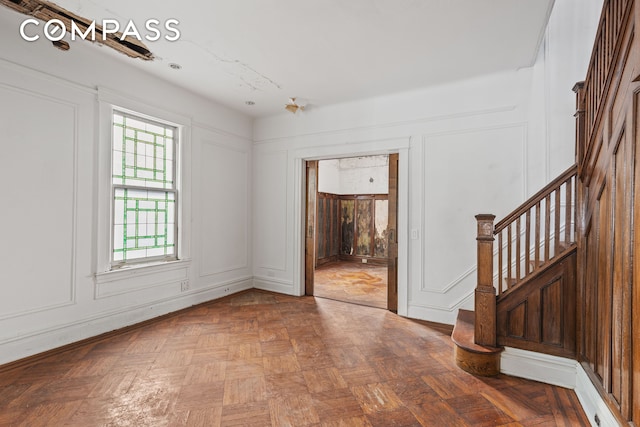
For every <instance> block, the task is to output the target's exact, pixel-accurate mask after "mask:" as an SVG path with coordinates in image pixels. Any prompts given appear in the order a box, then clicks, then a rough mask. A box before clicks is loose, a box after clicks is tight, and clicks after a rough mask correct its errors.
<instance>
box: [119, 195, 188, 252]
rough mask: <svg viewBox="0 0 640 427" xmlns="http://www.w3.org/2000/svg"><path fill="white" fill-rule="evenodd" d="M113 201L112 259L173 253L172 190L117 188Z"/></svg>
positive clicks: (173, 214) (173, 199) (173, 215)
mask: <svg viewBox="0 0 640 427" xmlns="http://www.w3.org/2000/svg"><path fill="white" fill-rule="evenodd" d="M114 204H115V206H114V222H115V223H116V224H119V225H115V226H114V238H113V248H114V254H113V258H114V261H118V260H120V261H128V260H135V259H140V258H147V257H156V256H172V255H174V254H175V223H174V222H173V219H174V218H175V204H176V202H175V195H174V194H173V193H172V192H168V191H162V190H159V191H158V190H148V191H147V190H129V189H126V188H118V189H116V191H115V199H114Z"/></svg>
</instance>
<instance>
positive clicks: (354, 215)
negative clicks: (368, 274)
mask: <svg viewBox="0 0 640 427" xmlns="http://www.w3.org/2000/svg"><path fill="white" fill-rule="evenodd" d="M337 197H338V198H339V200H340V251H339V258H340V260H341V261H348V262H370V263H373V264H377V265H386V264H387V257H386V256H385V257H382V256H380V251H379V249H377V248H379V246H380V239H379V238H378V239H376V236H377V235H381V236H382V237H383V238H386V239H387V242H385V244H386V247H385V249H387V251H388V245H389V243H388V232H387V230H389V227H388V225H387V224H385V225H384V230H382V232H380V230H378V233H377V230H376V221H377V218H378V215H379V214H381V212H378V211H376V209H375V208H376V206H377V205H376V202H378V201H387V200H388V196H387V195H386V194H376V195H355V196H342V195H341V196H337ZM383 214H384V215H385V216H387V212H383ZM385 255H386V253H385ZM363 260H365V261H363Z"/></svg>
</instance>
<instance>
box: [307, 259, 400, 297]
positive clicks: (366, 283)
mask: <svg viewBox="0 0 640 427" xmlns="http://www.w3.org/2000/svg"><path fill="white" fill-rule="evenodd" d="M313 282H314V283H313V295H314V296H317V297H322V298H331V299H335V300H338V301H345V302H350V303H354V304H362V305H368V306H370V307H378V308H387V267H386V266H379V265H372V264H357V263H353V262H344V261H341V262H335V263H331V264H325V265H322V266H320V267H318V268H316V270H315V272H314V277H313Z"/></svg>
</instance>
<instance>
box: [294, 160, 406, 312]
mask: <svg viewBox="0 0 640 427" xmlns="http://www.w3.org/2000/svg"><path fill="white" fill-rule="evenodd" d="M306 163H307V215H306V217H307V239H306V240H307V241H306V245H305V246H306V253H305V261H306V262H305V270H306V271H305V290H306V294H307V295H314V296H317V297H324V298H331V299H335V300H340V301H345V302H349V303H356V304H361V305H368V306H372V307H378V308H384V309H389V310H393V311H395V310H397V271H396V262H397V241H396V233H395V229H396V222H397V164H398V155H397V154H391V155H375V156H360V157H349V158H340V159H329V160H318V161H307V162H306Z"/></svg>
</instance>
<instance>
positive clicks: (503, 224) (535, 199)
mask: <svg viewBox="0 0 640 427" xmlns="http://www.w3.org/2000/svg"><path fill="white" fill-rule="evenodd" d="M577 171H578V165H577V164H574V165H573V166H571V167H570V168H569V169H567V170H566V171H564V172H563V173H562V174H561V175H560V176H558V177H557V178H556V179H554V180H553V181H551V182H550V183H549V184H548V185H546V186H545V187H544V188H543V189H542V190H540V191H538V192H537V193H536V194H534V195H533V196H531V198H529V199H528V200H527V201H526V202H524V203H523V204H522V205H520V206H519V207H518V208H516V209H515V210H514V211H513V212H511V213H510V214H509V215H507V216H505V217H504V218H503V219H501V220H500V221H499V222H498V223H497V224H496V225H495V228H494V231H493V234H498V233H499V232H501V231H502V230H504V229H505V228H507V226H508V225H509V224H512V223H513V222H514V221H515V220H516V219H518V218H520V217H521V216H522V215H524V214H525V213H526V212H527V211H528V210H529V209H531V208H532V207H534V206H535V205H536V204H538V203H539V202H540V201H542V200H543V199H544V198H546V197H547V196H548V195H550V194H551V193H553V192H554V191H555V190H557V189H558V187H559V186H560V185H562V184H563V183H564V182H565V181H567V180H568V179H570V178H571V177H573V176H574V175H575V174H576V173H577Z"/></svg>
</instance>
